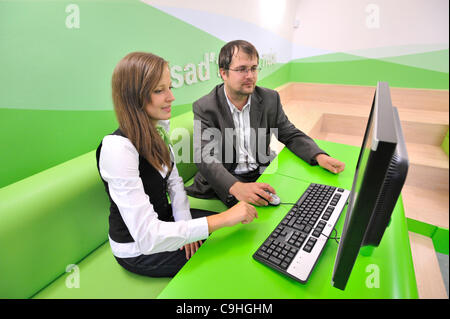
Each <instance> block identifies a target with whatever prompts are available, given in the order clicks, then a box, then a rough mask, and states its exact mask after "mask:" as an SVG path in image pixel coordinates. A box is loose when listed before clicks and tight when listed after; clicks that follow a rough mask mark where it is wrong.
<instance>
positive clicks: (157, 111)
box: [145, 67, 175, 124]
mask: <svg viewBox="0 0 450 319" xmlns="http://www.w3.org/2000/svg"><path fill="white" fill-rule="evenodd" d="M150 97H151V102H150V103H148V104H147V105H146V106H145V111H146V112H147V115H148V116H149V117H150V118H151V119H152V121H153V122H154V123H155V124H156V122H157V121H159V120H168V119H170V111H171V108H172V102H173V101H174V100H175V97H174V96H173V94H172V81H171V79H170V72H169V68H168V67H166V68H164V71H163V74H162V77H161V80H160V81H159V83H158V85H157V86H156V87H155V88H154V89H153V91H152V92H150Z"/></svg>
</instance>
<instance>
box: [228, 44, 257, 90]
mask: <svg viewBox="0 0 450 319" xmlns="http://www.w3.org/2000/svg"><path fill="white" fill-rule="evenodd" d="M236 51H237V50H236ZM252 68H253V72H252V71H251V69H252ZM257 68H258V59H257V57H256V56H254V57H251V56H249V55H248V54H247V53H245V52H243V51H242V50H239V51H237V52H235V54H234V55H233V58H232V60H231V63H230V68H229V70H224V69H220V74H221V75H222V79H223V82H224V83H225V87H226V89H227V92H228V93H229V94H232V95H241V96H249V95H250V94H252V93H253V90H254V89H255V85H256V81H257V80H258V71H257ZM243 69H245V70H246V71H245V72H242V70H243Z"/></svg>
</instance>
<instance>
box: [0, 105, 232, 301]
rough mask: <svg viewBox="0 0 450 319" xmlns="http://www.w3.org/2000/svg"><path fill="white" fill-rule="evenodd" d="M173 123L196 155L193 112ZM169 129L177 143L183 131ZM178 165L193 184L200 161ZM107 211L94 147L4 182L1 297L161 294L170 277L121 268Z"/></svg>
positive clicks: (219, 206)
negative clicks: (110, 237) (110, 238)
mask: <svg viewBox="0 0 450 319" xmlns="http://www.w3.org/2000/svg"><path fill="white" fill-rule="evenodd" d="M175 128H183V129H184V130H182V132H184V134H189V137H190V145H189V151H190V156H189V158H190V159H192V131H193V115H192V113H185V114H182V115H180V116H177V117H175V118H173V119H171V132H173V131H174V129H175ZM171 136H172V137H173V138H172V143H173V144H174V145H176V143H177V142H178V141H179V140H180V138H181V135H179V136H177V134H174V135H171ZM185 137H186V136H185ZM184 151H186V150H182V151H181V153H180V154H176V157H177V156H182V155H183V154H182V153H183V152H184ZM177 167H178V170H179V173H180V176H181V177H182V178H183V181H184V182H185V184H186V185H190V184H191V183H192V180H193V176H194V175H195V173H196V171H197V167H196V165H195V164H194V163H193V161H192V160H190V161H188V162H187V163H178V164H177ZM189 201H190V203H191V207H192V208H198V209H205V210H211V211H215V212H221V211H224V210H226V206H225V205H224V204H223V203H222V202H220V200H218V199H210V200H204V199H197V198H189ZM108 215H109V201H108V198H107V195H106V192H105V190H104V186H103V183H102V182H101V180H100V177H99V174H98V171H97V167H96V160H95V151H91V152H89V153H87V154H84V155H81V156H79V157H77V158H74V159H72V160H70V161H67V162H65V163H62V164H60V165H57V166H55V167H52V168H50V169H47V170H45V171H43V172H40V173H38V174H36V175H33V176H30V177H28V178H26V179H24V180H21V181H19V182H17V183H14V184H11V185H8V186H6V187H3V188H1V189H0V256H1V261H0V274H1V276H0V298H58V299H59V298H155V297H156V296H157V295H158V294H159V292H160V291H161V290H162V289H163V288H164V287H165V286H166V285H167V283H168V282H169V281H170V279H171V278H149V277H145V276H139V275H136V274H133V273H130V272H128V271H126V270H125V269H123V268H122V267H121V266H120V265H119V264H118V263H117V262H116V260H115V258H114V256H113V255H112V253H111V249H110V246H109V242H108ZM69 265H76V268H75V270H71V271H70V270H69V271H68V266H69ZM77 272H78V273H77ZM77 275H79V277H77ZM75 278H79V288H76V287H73V286H74V285H75V283H76V281H75ZM69 287H72V288H69Z"/></svg>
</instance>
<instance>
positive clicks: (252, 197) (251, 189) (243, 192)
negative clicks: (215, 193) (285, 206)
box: [229, 182, 276, 206]
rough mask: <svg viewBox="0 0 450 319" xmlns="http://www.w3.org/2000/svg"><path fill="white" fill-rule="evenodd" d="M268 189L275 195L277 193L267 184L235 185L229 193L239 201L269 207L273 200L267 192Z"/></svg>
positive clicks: (240, 183)
mask: <svg viewBox="0 0 450 319" xmlns="http://www.w3.org/2000/svg"><path fill="white" fill-rule="evenodd" d="M266 189H267V190H268V191H269V192H271V193H273V194H275V193H276V192H275V190H274V189H273V187H272V186H270V185H269V184H266V183H242V182H236V183H234V184H233V186H231V187H230V190H229V193H230V194H231V195H233V196H234V197H236V199H237V200H238V201H244V202H247V203H250V204H253V205H257V206H267V205H268V204H269V201H270V200H271V199H272V198H271V197H270V195H269V194H267V193H266V192H265V190H266ZM258 195H259V196H258ZM260 196H261V197H263V198H264V199H266V200H264V199H262V198H261V197H260Z"/></svg>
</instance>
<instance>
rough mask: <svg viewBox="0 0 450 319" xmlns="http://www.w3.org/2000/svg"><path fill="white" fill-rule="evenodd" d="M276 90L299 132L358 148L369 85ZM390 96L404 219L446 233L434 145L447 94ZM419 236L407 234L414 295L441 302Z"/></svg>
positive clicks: (445, 116)
mask: <svg viewBox="0 0 450 319" xmlns="http://www.w3.org/2000/svg"><path fill="white" fill-rule="evenodd" d="M277 90H278V92H279V93H280V97H281V102H282V104H283V108H284V111H285V112H286V114H287V116H288V118H289V119H290V121H291V122H292V123H294V125H296V126H297V127H298V128H299V129H301V130H302V131H303V132H305V133H307V134H308V135H310V136H311V137H313V138H318V139H322V140H328V141H333V142H338V143H344V144H349V145H355V146H361V142H362V138H363V136H364V130H365V127H366V124H367V119H368V116H369V112H370V108H371V105H372V99H373V96H374V93H375V87H368V86H354V85H334V84H317V83H288V84H286V85H283V86H282V87H279V88H278V89H277ZM391 98H392V104H393V105H394V106H396V107H397V109H398V111H399V115H400V120H401V122H402V129H403V133H404V136H405V140H406V147H407V150H408V156H409V161H410V167H409V171H408V177H407V180H406V182H405V186H404V187H403V191H402V196H403V201H404V206H405V215H406V216H407V217H409V218H412V219H415V220H419V221H422V222H425V223H428V224H432V225H436V226H440V227H444V228H447V229H448V227H449V226H448V224H449V208H448V207H449V199H448V198H449V195H448V194H449V171H448V169H449V159H448V156H447V155H446V154H445V153H444V152H443V150H442V149H441V147H440V145H441V144H442V141H443V139H444V137H445V134H446V133H447V131H448V128H449V94H448V91H447V90H425V89H405V88H392V87H391ZM271 145H272V146H273V148H274V149H275V150H276V151H279V150H281V149H282V147H283V145H282V144H280V143H279V142H278V141H276V140H273V141H272V144H271ZM422 237H423V236H419V235H416V234H410V240H411V249H412V253H413V261H414V267H415V271H416V277H417V281H418V287H419V296H420V298H447V294H446V291H445V288H444V290H443V293H442V286H443V284H442V277H439V276H440V270H439V265H438V263H437V258H436V254H435V251H434V248H433V245H432V243H431V245H430V242H431V240H429V241H427V240H426V239H425V238H422ZM430 256H434V259H432V258H431V257H430ZM431 260H436V262H434V261H433V262H431ZM427 261H430V262H427ZM434 284H435V285H436V287H435V288H436V289H433V287H434V286H433V285H434ZM430 287H431V288H430Z"/></svg>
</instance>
